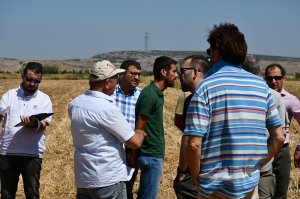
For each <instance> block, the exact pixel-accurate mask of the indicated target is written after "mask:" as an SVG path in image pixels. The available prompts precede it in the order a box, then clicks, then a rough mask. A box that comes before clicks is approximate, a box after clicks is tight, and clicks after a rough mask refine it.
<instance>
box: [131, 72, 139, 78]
mask: <svg viewBox="0 0 300 199" xmlns="http://www.w3.org/2000/svg"><path fill="white" fill-rule="evenodd" d="M128 74H129V76H130V77H131V78H135V77H136V76H138V77H140V76H141V73H130V72H128Z"/></svg>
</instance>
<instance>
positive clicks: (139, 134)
mask: <svg viewBox="0 0 300 199" xmlns="http://www.w3.org/2000/svg"><path fill="white" fill-rule="evenodd" d="M134 132H135V134H134V135H133V136H132V137H131V138H130V139H129V140H128V141H126V142H125V144H126V145H127V146H128V147H129V148H132V149H138V148H140V147H141V145H142V143H143V141H144V134H145V132H144V131H143V130H140V129H135V130H134Z"/></svg>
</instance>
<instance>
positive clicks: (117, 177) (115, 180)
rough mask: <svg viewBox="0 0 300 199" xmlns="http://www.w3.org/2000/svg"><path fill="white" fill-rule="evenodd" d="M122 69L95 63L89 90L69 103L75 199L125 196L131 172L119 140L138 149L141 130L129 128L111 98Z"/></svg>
mask: <svg viewBox="0 0 300 199" xmlns="http://www.w3.org/2000/svg"><path fill="white" fill-rule="evenodd" d="M124 71H125V70H124V69H117V68H116V67H115V66H114V65H113V64H112V63H110V62H109V61H101V62H97V63H95V65H94V66H93V68H92V69H91V72H90V78H89V85H90V90H87V91H86V92H85V93H84V94H82V95H80V96H78V97H76V98H75V99H74V100H72V101H71V103H70V104H69V107H68V111H69V117H70V119H71V132H72V137H73V144H74V148H75V151H74V171H75V183H76V187H77V196H76V198H77V199H82V198H84V199H89V198H90V199H92V198H93V199H94V198H126V185H125V181H128V180H129V179H130V177H131V176H130V175H131V174H130V173H129V172H128V171H129V169H127V166H126V158H125V150H124V147H123V143H125V144H126V145H127V146H128V147H131V148H134V149H137V148H139V147H140V145H141V143H142V142H143V140H144V131H142V130H135V131H133V130H132V128H131V127H130V125H129V124H128V122H127V121H126V119H125V117H124V116H123V114H122V112H121V111H120V109H119V108H118V107H117V106H116V105H115V103H114V100H113V98H112V97H111V95H112V94H113V92H114V90H115V88H116V85H117V81H118V76H119V73H123V72H124Z"/></svg>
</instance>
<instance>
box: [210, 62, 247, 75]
mask: <svg viewBox="0 0 300 199" xmlns="http://www.w3.org/2000/svg"><path fill="white" fill-rule="evenodd" d="M237 69H238V70H240V69H242V67H241V66H240V65H235V64H232V63H230V62H227V61H224V60H220V61H218V62H217V63H215V64H214V65H213V66H212V67H211V68H210V69H209V70H208V71H207V73H206V75H205V78H206V77H209V76H211V75H213V74H214V73H216V72H219V71H229V70H237Z"/></svg>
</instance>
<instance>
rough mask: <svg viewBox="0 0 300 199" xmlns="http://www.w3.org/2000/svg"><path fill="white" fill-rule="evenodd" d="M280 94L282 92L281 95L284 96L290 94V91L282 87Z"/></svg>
mask: <svg viewBox="0 0 300 199" xmlns="http://www.w3.org/2000/svg"><path fill="white" fill-rule="evenodd" d="M280 94H281V97H284V96H286V95H287V94H288V92H287V91H286V90H284V88H282V90H281V92H280Z"/></svg>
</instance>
